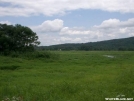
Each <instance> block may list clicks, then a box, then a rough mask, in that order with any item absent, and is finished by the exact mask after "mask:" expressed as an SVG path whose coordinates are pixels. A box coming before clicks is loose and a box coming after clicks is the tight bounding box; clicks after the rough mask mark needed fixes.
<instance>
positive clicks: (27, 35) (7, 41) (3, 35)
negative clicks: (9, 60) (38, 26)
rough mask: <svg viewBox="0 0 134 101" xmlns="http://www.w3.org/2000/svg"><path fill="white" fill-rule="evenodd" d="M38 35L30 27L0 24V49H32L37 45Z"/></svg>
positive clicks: (22, 50)
mask: <svg viewBox="0 0 134 101" xmlns="http://www.w3.org/2000/svg"><path fill="white" fill-rule="evenodd" d="M39 44H40V42H39V41H38V36H37V35H36V33H35V32H33V31H32V30H31V29H30V28H28V27H25V26H21V25H19V24H16V25H15V26H13V25H6V24H0V51H1V52H5V51H8V52H10V51H19V52H24V51H33V50H34V46H37V45H39Z"/></svg>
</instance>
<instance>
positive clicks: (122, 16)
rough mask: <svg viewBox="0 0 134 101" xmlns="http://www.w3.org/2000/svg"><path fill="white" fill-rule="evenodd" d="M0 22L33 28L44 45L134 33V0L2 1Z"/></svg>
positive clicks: (96, 39) (0, 1) (97, 39)
mask: <svg viewBox="0 0 134 101" xmlns="http://www.w3.org/2000/svg"><path fill="white" fill-rule="evenodd" d="M0 23H2V24H3V23H6V24H9V25H10V24H13V25H14V24H21V25H23V26H28V27H30V28H31V29H32V30H33V31H34V32H36V33H37V35H38V36H39V41H41V45H44V46H48V45H54V44H62V43H85V42H95V41H101V40H109V39H116V38H126V37H131V36H134V0H0Z"/></svg>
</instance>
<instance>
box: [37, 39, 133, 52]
mask: <svg viewBox="0 0 134 101" xmlns="http://www.w3.org/2000/svg"><path fill="white" fill-rule="evenodd" d="M38 49H40V50H84V51H105V50H106V51H133V50H134V37H129V38H122V39H113V40H105V41H98V42H88V43H67V44H60V45H52V46H40V47H39V48H38Z"/></svg>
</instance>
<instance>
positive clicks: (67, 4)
mask: <svg viewBox="0 0 134 101" xmlns="http://www.w3.org/2000/svg"><path fill="white" fill-rule="evenodd" d="M0 3H1V4H8V5H7V6H1V7H0V13H1V14H0V16H31V15H39V14H44V15H46V16H52V15H54V14H64V13H65V12H66V11H71V10H77V9H100V10H104V11H109V12H121V13H134V0H127V1H126V0H25V1H24V0H23V1H21V0H0Z"/></svg>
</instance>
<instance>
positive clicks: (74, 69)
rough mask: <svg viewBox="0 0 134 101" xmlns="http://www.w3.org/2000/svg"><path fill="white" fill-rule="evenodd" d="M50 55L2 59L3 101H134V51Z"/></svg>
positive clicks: (0, 98)
mask: <svg viewBox="0 0 134 101" xmlns="http://www.w3.org/2000/svg"><path fill="white" fill-rule="evenodd" d="M51 53H52V55H54V56H47V55H46V58H43V57H42V55H38V56H36V57H37V58H25V57H21V56H16V55H13V56H0V101H105V98H116V97H119V95H123V97H125V98H134V52H133V51H52V52H51ZM39 57H40V58H39ZM120 97H121V96H120Z"/></svg>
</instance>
